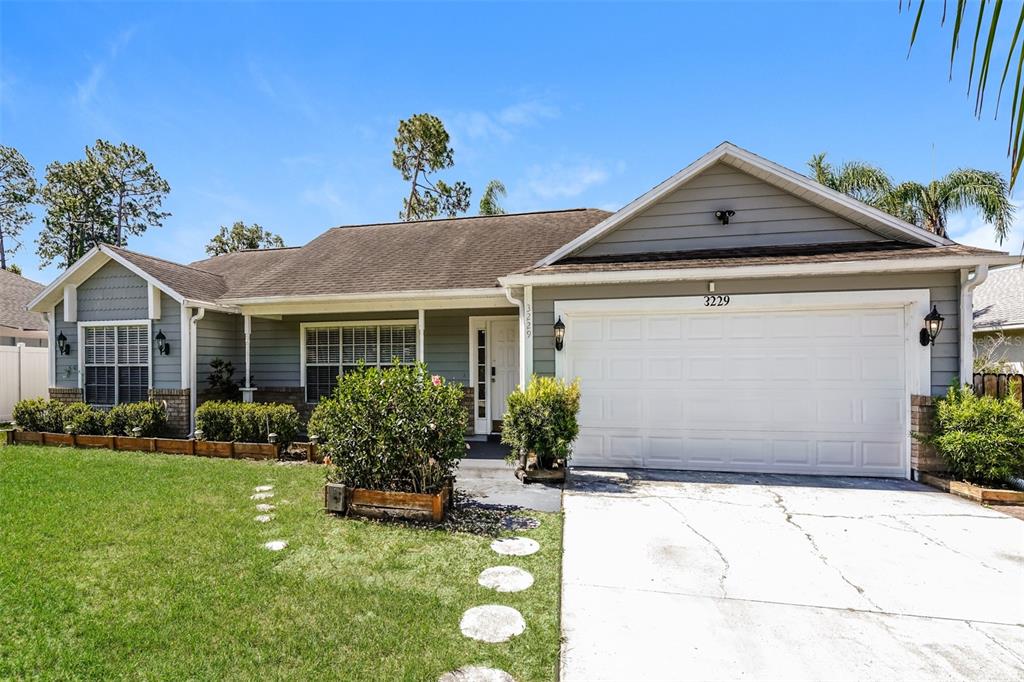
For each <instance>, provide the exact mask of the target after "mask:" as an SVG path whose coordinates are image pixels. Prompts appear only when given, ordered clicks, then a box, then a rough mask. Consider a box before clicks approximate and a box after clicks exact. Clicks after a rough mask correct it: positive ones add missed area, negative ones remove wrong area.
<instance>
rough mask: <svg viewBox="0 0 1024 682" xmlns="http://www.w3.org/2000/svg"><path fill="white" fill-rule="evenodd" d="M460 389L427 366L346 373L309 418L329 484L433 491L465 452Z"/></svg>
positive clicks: (444, 481) (449, 475)
mask: <svg viewBox="0 0 1024 682" xmlns="http://www.w3.org/2000/svg"><path fill="white" fill-rule="evenodd" d="M465 430H466V412H465V410H464V409H463V407H462V387H461V386H460V385H458V384H449V383H447V382H446V381H444V379H442V378H441V377H439V376H431V375H430V374H428V373H427V368H426V365H424V364H423V363H419V364H417V365H414V366H396V367H390V368H385V369H378V368H376V367H364V368H362V369H361V370H360V371H356V372H346V373H345V374H344V375H342V376H341V377H339V378H338V385H337V387H336V388H335V389H334V393H333V394H332V395H331V397H329V398H325V399H323V400H321V401H320V404H319V405H317V407H316V409H315V410H314V411H313V416H312V418H310V420H309V426H308V431H309V434H310V436H318V437H319V439H320V443H321V446H320V447H321V451H322V452H323V453H324V455H325V460H324V461H325V462H331V463H332V466H330V467H329V474H328V478H329V480H331V481H334V482H338V483H344V484H345V485H348V486H351V487H356V488H373V489H376V490H396V491H403V492H415V493H436V492H438V491H440V490H441V489H442V488H443V487H444V486H445V485H447V484H448V482H449V481H451V480H453V478H454V476H455V469H456V467H457V466H458V463H459V460H460V459H461V458H462V456H463V455H464V454H465V452H466V442H465Z"/></svg>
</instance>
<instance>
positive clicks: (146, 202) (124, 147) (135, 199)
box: [85, 140, 171, 246]
mask: <svg viewBox="0 0 1024 682" xmlns="http://www.w3.org/2000/svg"><path fill="white" fill-rule="evenodd" d="M85 156H86V159H87V160H88V161H89V163H92V164H95V165H96V166H97V167H98V168H99V169H100V177H101V180H102V183H103V187H104V191H105V193H106V195H107V196H106V200H107V202H109V206H110V209H111V212H112V214H113V218H114V242H113V243H114V244H115V245H116V246H124V245H125V244H126V243H127V235H129V234H132V235H139V234H142V233H143V232H145V231H146V229H147V228H150V227H160V226H161V225H162V224H163V219H164V218H166V217H168V216H169V215H171V214H170V213H167V212H165V211H161V210H160V206H161V204H162V203H163V200H164V198H165V197H166V196H167V193H168V192H170V191H171V186H170V185H169V184H167V181H166V180H164V179H163V178H162V177H160V174H159V173H157V172H156V168H154V167H153V164H152V163H150V162H149V159H147V158H146V152H144V151H142V150H141V149H139V148H138V147H136V146H134V145H130V144H127V143H125V142H122V143H121V144H112V143H110V142H107V141H106V140H96V145H95V146H94V147H93V148H92V149H90V148H89V147H86V148H85Z"/></svg>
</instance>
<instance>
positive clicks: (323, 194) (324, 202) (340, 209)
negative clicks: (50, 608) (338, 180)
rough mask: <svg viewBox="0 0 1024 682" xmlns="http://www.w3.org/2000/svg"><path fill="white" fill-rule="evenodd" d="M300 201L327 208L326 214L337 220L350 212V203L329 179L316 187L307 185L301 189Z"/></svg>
mask: <svg viewBox="0 0 1024 682" xmlns="http://www.w3.org/2000/svg"><path fill="white" fill-rule="evenodd" d="M302 201H303V202H305V203H307V204H312V205H314V206H320V207H321V208H325V209H327V213H328V215H330V216H331V217H332V218H334V219H337V220H341V219H343V218H344V217H345V216H346V215H348V214H350V213H351V212H352V204H351V203H350V202H349V201H348V200H346V199H345V198H343V197H342V196H341V194H340V193H339V192H338V190H337V188H336V187H335V186H334V184H333V183H331V182H330V181H329V180H324V181H323V182H322V183H320V184H319V185H317V186H316V187H308V188H306V189H305V190H303V192H302Z"/></svg>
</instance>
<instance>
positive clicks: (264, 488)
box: [252, 485, 274, 493]
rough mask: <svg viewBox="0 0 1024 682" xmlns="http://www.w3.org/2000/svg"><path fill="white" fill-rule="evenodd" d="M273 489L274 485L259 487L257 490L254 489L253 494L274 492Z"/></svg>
mask: <svg viewBox="0 0 1024 682" xmlns="http://www.w3.org/2000/svg"><path fill="white" fill-rule="evenodd" d="M273 489H274V486H272V485H258V486H256V487H255V488H253V489H252V490H253V492H256V493H265V492H267V491H268V490H273Z"/></svg>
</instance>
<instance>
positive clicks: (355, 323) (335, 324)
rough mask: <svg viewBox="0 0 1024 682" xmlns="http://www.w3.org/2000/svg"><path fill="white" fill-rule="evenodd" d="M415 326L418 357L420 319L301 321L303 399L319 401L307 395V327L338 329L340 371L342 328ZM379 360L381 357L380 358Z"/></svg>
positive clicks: (300, 363) (300, 350)
mask: <svg viewBox="0 0 1024 682" xmlns="http://www.w3.org/2000/svg"><path fill="white" fill-rule="evenodd" d="M398 326H400V327H413V328H414V329H415V334H414V338H415V339H416V357H417V359H418V358H420V357H422V349H421V348H420V339H421V337H420V323H419V319H418V318H415V317H412V318H404V319H397V320H345V321H341V320H338V321H328V322H300V323H299V382H300V384H299V385H300V386H302V399H303V400H304V401H305V402H306V403H308V404H310V405H313V404H315V403H316V402H317V401H310V400H308V399H307V397H306V330H307V329H318V328H323V327H332V328H337V329H338V355H339V357H338V368H339V370H338V371H339V373H340V371H341V367H342V366H343V364H344V363H342V362H341V354H342V352H343V350H342V346H343V345H344V344H343V343H342V342H341V330H342V329H344V328H345V327H378V328H379V327H398ZM377 343H378V348H379V347H380V346H379V344H380V335H379V334H378V336H377ZM378 360H379V358H378Z"/></svg>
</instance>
